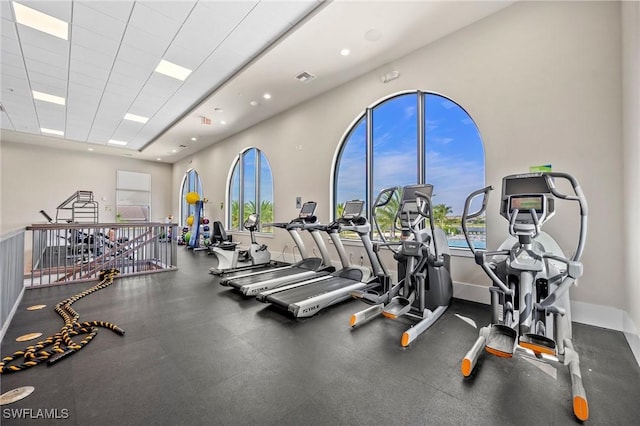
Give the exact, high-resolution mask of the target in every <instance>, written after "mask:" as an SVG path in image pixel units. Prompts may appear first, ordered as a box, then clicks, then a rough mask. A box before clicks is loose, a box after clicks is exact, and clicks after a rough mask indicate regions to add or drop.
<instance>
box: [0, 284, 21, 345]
mask: <svg viewBox="0 0 640 426" xmlns="http://www.w3.org/2000/svg"><path fill="white" fill-rule="evenodd" d="M24 289H25V288H24V287H22V290H20V294H19V295H18V297H17V298H16V301H15V303H14V304H13V307H12V308H11V312H9V316H7V320H6V321H5V322H4V324H2V329H1V330H0V342H2V341H3V340H4V335H5V333H6V332H7V330H8V329H9V325H10V324H11V320H13V316H14V315H15V314H16V312H17V311H18V306H19V305H20V302H22V296H24Z"/></svg>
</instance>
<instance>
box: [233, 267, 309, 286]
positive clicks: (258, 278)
mask: <svg viewBox="0 0 640 426" xmlns="http://www.w3.org/2000/svg"><path fill="white" fill-rule="evenodd" d="M303 272H309V270H308V269H304V268H287V269H279V270H275V271H265V272H263V273H262V274H257V275H250V276H248V277H238V278H234V279H232V280H230V281H229V285H230V286H231V287H234V288H240V287H242V286H243V285H247V284H256V283H259V282H262V281H267V280H272V279H274V278H282V277H288V276H291V275H295V274H300V273H303Z"/></svg>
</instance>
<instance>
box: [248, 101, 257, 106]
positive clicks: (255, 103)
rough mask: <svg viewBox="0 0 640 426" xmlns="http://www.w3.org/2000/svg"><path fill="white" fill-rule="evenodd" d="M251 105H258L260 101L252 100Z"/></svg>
mask: <svg viewBox="0 0 640 426" xmlns="http://www.w3.org/2000/svg"><path fill="white" fill-rule="evenodd" d="M249 105H251V106H258V102H257V101H251V102H249Z"/></svg>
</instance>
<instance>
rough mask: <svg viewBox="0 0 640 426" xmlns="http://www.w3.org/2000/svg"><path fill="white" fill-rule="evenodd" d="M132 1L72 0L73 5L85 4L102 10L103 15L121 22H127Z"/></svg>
mask: <svg viewBox="0 0 640 426" xmlns="http://www.w3.org/2000/svg"><path fill="white" fill-rule="evenodd" d="M134 3H135V2H134V1H132V0H118V1H113V0H88V1H76V2H74V7H75V6H77V5H82V6H86V7H89V8H91V9H94V10H97V11H99V12H102V13H104V14H105V15H109V16H111V17H113V18H116V19H119V20H120V21H122V22H127V21H128V20H129V15H131V9H133V4H134Z"/></svg>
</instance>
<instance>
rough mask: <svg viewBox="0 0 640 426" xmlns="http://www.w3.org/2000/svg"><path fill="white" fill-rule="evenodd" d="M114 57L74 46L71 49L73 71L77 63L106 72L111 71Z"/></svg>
mask: <svg viewBox="0 0 640 426" xmlns="http://www.w3.org/2000/svg"><path fill="white" fill-rule="evenodd" d="M113 61H114V55H108V54H104V53H103V52H102V51H100V50H95V49H90V48H86V47H84V46H80V45H76V44H74V45H73V46H72V48H71V64H72V69H73V67H74V65H76V64H77V63H83V64H89V65H93V66H95V67H98V68H103V69H104V70H105V71H108V70H111V66H112V65H113Z"/></svg>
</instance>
